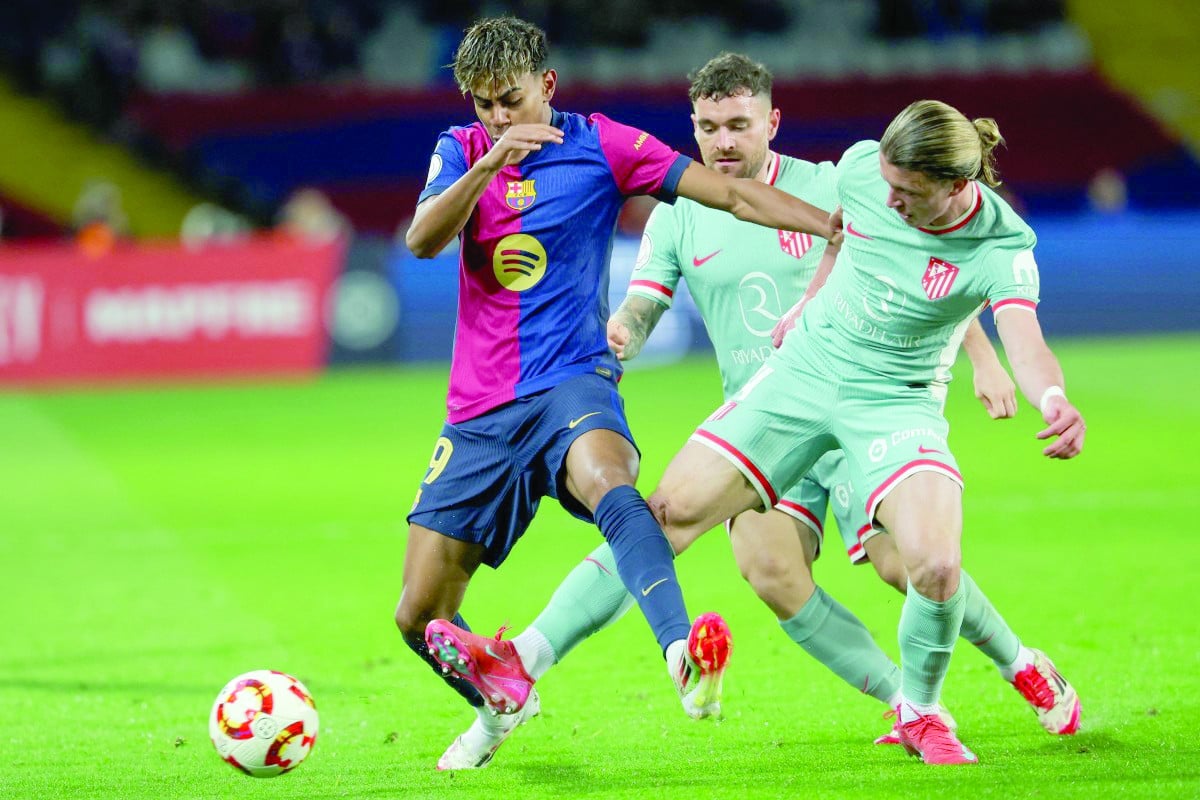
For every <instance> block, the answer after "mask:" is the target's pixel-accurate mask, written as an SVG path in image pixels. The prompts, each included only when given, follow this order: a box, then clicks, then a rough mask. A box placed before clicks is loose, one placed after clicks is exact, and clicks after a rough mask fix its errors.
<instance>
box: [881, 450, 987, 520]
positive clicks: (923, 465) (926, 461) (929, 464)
mask: <svg viewBox="0 0 1200 800" xmlns="http://www.w3.org/2000/svg"><path fill="white" fill-rule="evenodd" d="M923 469H934V470H938V471H943V472H945V473H946V474H948V475H950V476H952V477H953V478H954V479H955V480H957V481H958V485H959V486H962V483H963V479H962V475H960V474H959V472H958V470H956V469H955V468H954V467H952V466H950V465H949V464H943V463H942V462H941V461H934V460H933V459H932V458H921V459H917V460H916V461H910V462H908V463H907V464H905V465H904V466H903V467H901V468H900V469H898V470H896V471H895V472H893V473H892V474H891V475H890V476H888V479H887V480H885V481H884V482H883V483H881V484H879V487H878V488H877V489H876V490H875V491H873V492H871V496H870V497H868V498H867V519H871V517H872V516H874V512H875V505H876V503H878V502H879V499H880V498H882V497H883V496H884V495H885V494H887V493H888V492H889V491H890V490H891V489H892V487H893V486H895V485H896V484H897V483H899V482H900V481H902V480H903V479H905V478H907V477H908V476H909V475H910V474H912V473H913V472H920V471H922V470H923Z"/></svg>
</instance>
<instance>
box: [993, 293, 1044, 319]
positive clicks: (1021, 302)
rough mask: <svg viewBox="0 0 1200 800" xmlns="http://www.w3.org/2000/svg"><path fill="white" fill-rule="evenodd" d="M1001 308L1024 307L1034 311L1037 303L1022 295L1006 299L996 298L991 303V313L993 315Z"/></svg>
mask: <svg viewBox="0 0 1200 800" xmlns="http://www.w3.org/2000/svg"><path fill="white" fill-rule="evenodd" d="M1002 308H1024V309H1028V310H1029V311H1036V310H1037V303H1035V302H1033V301H1032V300H1026V299H1025V298H1023V297H1010V298H1008V299H1007V300H997V301H996V302H995V303H994V304H993V305H992V315H993V316H995V314H996V312H997V311H999V310H1000V309H1002Z"/></svg>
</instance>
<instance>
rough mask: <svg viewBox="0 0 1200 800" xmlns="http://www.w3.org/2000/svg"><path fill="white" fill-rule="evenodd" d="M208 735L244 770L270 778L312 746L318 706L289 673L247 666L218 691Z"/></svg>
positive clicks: (294, 762) (302, 757)
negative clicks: (240, 673) (246, 670)
mask: <svg viewBox="0 0 1200 800" xmlns="http://www.w3.org/2000/svg"><path fill="white" fill-rule="evenodd" d="M208 735H209V737H210V738H211V739H212V743H213V746H214V747H216V748H217V753H218V754H220V756H221V758H223V759H225V760H226V761H228V762H229V763H230V764H232V765H233V766H235V767H237V768H238V769H240V770H241V771H242V772H245V773H246V774H247V775H253V776H255V777H256V778H270V777H272V776H274V775H279V774H280V773H283V772H287V771H288V770H290V769H293V768H294V767H295V766H296V765H297V764H299V763H300V762H301V761H303V760H304V758H305V757H306V756H307V755H308V754H309V753H310V752H312V747H313V743H314V742H316V740H317V707H316V704H315V703H313V699H312V695H311V694H309V693H308V689H306V688H304V684H302V683H301V682H300V681H298V680H296V679H295V678H293V677H292V676H291V675H288V674H287V673H284V672H276V671H275V670H273V669H259V670H255V671H253V672H247V673H246V674H245V675H238V676H237V677H236V678H234V679H233V680H231V681H230V682H229V683H228V684H226V685H225V688H224V689H222V690H221V693H220V694H219V695H217V701H216V702H215V703H213V707H212V713H211V714H209V717H208Z"/></svg>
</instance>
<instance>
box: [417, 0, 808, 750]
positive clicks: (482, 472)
mask: <svg viewBox="0 0 1200 800" xmlns="http://www.w3.org/2000/svg"><path fill="white" fill-rule="evenodd" d="M454 75H455V79H456V81H457V82H458V85H459V88H460V89H461V90H462V91H463V92H464V94H469V95H470V97H471V99H472V102H473V105H474V107H475V114H476V116H477V117H478V122H476V123H474V124H472V125H468V126H465V127H455V128H451V129H450V130H448V131H446V132H445V133H443V134H442V135H441V137H440V138H439V140H438V143H437V146H436V148H435V150H434V155H433V158H432V161H431V164H430V169H429V178H428V182H427V185H426V188H425V190H424V191H423V192H422V193H421V196H420V199H419V201H418V205H417V210H416V214H415V215H414V217H413V221H412V225H411V227H410V228H409V230H408V233H407V235H406V237H405V241H406V243H407V244H408V246H409V248H410V249H411V250H412V252H413V253H414V254H415V255H417V256H418V257H423V258H427V257H432V256H434V255H436V254H437V253H439V252H440V251H441V250H442V249H443V248H444V247H445V246H446V245H447V244H449V243H450V241H451V240H453V239H454V238H455V237H458V238H459V240H460V242H461V250H460V257H459V294H458V324H457V330H456V333H455V343H454V356H453V360H452V364H451V368H450V387H449V393H448V399H447V419H446V424H445V426H444V428H443V429H442V433H441V436H440V437H439V438H438V441H437V443H436V445H435V448H434V454H433V458H432V459H431V461H430V466H429V469H428V471H427V472H426V475H425V478H424V480H423V481H422V484H421V487H420V490H419V491H418V493H417V498H416V501H415V503H414V505H413V508H412V511H411V512H410V514H409V517H408V522H409V536H408V544H407V549H406V552H405V564H404V588H403V591H402V593H401V597H400V602H399V605H398V606H397V609H396V614H395V620H396V624H397V626H398V627H399V628H400V631H401V633H402V634H403V636H404V639H405V641H406V642H407V643H408V645H409V646H410V647H411V648H412V649H413V650H414V651H416V652H417V653H418V654H419V655H420V656H421V657H422V658H424V659H425V660H426V661H428V662H430V663H431V664H433V665H434V666H435V667H437V668H439V669H440V670H441V672H442V674H443V676H444V677H445V678H446V680H447V682H449V683H450V684H451V685H452V686H453V687H454V688H455V689H456V690H458V691H459V693H460V694H462V695H463V696H464V697H465V698H466V699H467V701H468V702H470V703H471V704H472V705H473V706H474V707H475V708H476V710H477V719H476V721H475V722H474V723H473V724H472V726H471V728H470V729H469V730H468V731H467V732H466V733H464V734H463V735H462V736H460V737H458V739H456V740H455V741H454V743H453V744H451V746H450V748H449V749H447V751H446V752H445V753H444V754H443V755H442V758H441V759H440V760H439V762H438V767H439V769H470V768H477V767H481V766H484V765H485V764H486V763H487V762H488V761H489V760H490V759H491V756H492V754H493V753H494V752H495V749H496V747H499V745H500V743H501V742H502V741H503V740H504V738H505V737H506V736H507V735H508V733H509V732H511V730H512V729H513V728H514V727H515V726H516V725H518V724H520V723H521V722H523V721H525V720H526V719H528V718H529V717H531V716H533V715H534V714H536V713H537V712H538V703H539V700H538V697H537V693H536V691H535V690H534V689H533V681H532V680H531V679H530V678H529V676H528V675H527V674H526V673H525V671H524V670H523V669H522V668H521V667H520V659H519V658H518V657H517V656H518V655H520V654H519V653H518V651H517V649H516V648H515V647H514V645H513V643H512V642H511V641H507V640H502V639H500V635H499V634H497V636H496V638H495V639H488V638H485V637H481V636H477V635H475V634H473V633H471V632H470V629H469V628H468V627H467V625H466V623H465V622H464V621H463V619H462V617H461V616H459V615H458V610H459V608H460V606H461V604H462V600H463V597H464V595H465V593H466V589H467V584H468V583H469V582H470V579H471V576H472V575H473V574H474V572H475V570H476V569H477V568H478V567H479V565H480V564H487V565H488V566H491V567H493V568H494V567H498V566H499V565H500V563H501V562H503V560H504V559H505V557H506V556H507V554H508V552H509V550H510V549H511V548H512V546H513V545H514V544H515V542H516V540H517V539H518V538H519V537H520V536H521V535H522V534H523V533H524V532H525V530H526V528H527V527H528V525H529V523H530V521H531V520H532V518H533V515H534V513H535V512H536V510H537V507H538V503H539V502H540V500H541V498H542V497H545V496H549V497H553V498H555V499H557V500H558V501H559V502H560V503H561V504H562V506H563V507H564V508H565V509H566V510H567V511H568V512H570V513H571V514H572V515H574V516H576V517H577V518H579V519H581V520H584V521H587V522H594V523H595V524H596V525H597V526H598V527H599V528H600V531H601V533H602V534H603V535H604V538H605V540H606V541H607V542H608V543H609V544H610V545H611V547H612V550H613V554H614V557H615V560H616V564H617V571H618V572H619V574H620V577H621V580H622V582H623V583H624V584H625V586H626V588H627V589H628V590H629V591H630V592H631V593H632V594H633V596H634V597H635V598H637V601H638V603H639V605H640V606H641V609H642V612H643V614H644V615H645V616H646V619H647V621H648V622H649V623H650V626H651V628H652V630H653V631H654V635H655V637H656V639H657V640H658V644H659V646H660V648H661V649H662V651H663V653H664V656H665V658H666V661H667V669H668V671H669V673H670V675H671V676H672V679H673V680H674V683H675V686H676V689H677V690H678V692H679V694H680V697H681V699H682V701H683V704H684V707H685V708H687V707H689V704H690V705H693V706H696V705H698V706H705V705H709V704H711V703H713V702H715V701H716V699H717V698H718V697H719V693H720V688H721V678H722V675H723V673H724V669H725V665H726V663H727V660H728V656H729V651H730V646H731V638H730V635H729V631H728V628H727V627H726V626H725V623H724V621H723V620H722V619H721V617H720V616H718V615H716V614H703V615H701V616H700V617H698V618H697V619H696V621H695V623H692V622H691V621H690V618H689V617H688V614H687V611H686V608H685V606H684V603H683V595H682V591H681V590H680V587H679V583H678V581H677V579H676V576H675V569H674V565H673V563H672V560H673V558H674V554H673V552H672V550H671V546H670V544H669V543H668V541H667V539H666V537H665V536H664V534H663V532H662V528H661V527H660V526H659V524H658V522H657V521H656V519H655V517H654V515H653V514H652V513H651V511H650V509H649V507H648V506H647V504H646V502H645V500H644V499H643V498H642V496H641V495H640V494H639V493H638V491H637V490H636V489H635V488H634V484H635V481H636V478H637V472H638V461H639V455H638V451H637V448H636V447H635V446H634V443H633V436H632V434H631V433H630V431H629V427H628V424H627V422H626V420H625V413H624V406H623V402H622V400H621V397H620V395H619V394H618V393H617V387H616V383H617V379H618V378H619V376H620V365H619V363H618V362H617V360H616V358H615V357H614V355H613V354H612V353H611V352H610V351H609V349H608V343H607V336H606V323H607V319H608V303H607V298H608V261H609V253H610V251H611V247H612V239H613V232H614V228H615V224H616V218H617V212H618V211H619V209H620V207H621V205H622V203H623V202H624V200H625V198H627V197H629V196H632V195H639V194H647V195H654V196H657V197H659V198H661V199H664V200H667V201H671V200H673V199H674V197H676V196H681V197H688V198H690V199H692V200H695V201H697V202H699V203H703V204H704V205H707V206H711V207H714V208H720V209H724V210H726V211H729V212H730V213H733V214H734V215H735V216H737V217H738V218H740V219H745V220H747V221H750V222H755V223H759V224H762V225H767V226H769V227H772V228H780V229H786V230H797V231H801V232H804V233H809V234H814V235H818V236H822V237H827V236H828V235H829V234H830V231H829V218H828V214H827V213H826V212H825V211H823V210H821V209H817V208H815V207H813V206H811V205H809V204H807V203H805V202H803V201H801V200H799V199H797V198H795V197H792V196H791V195H788V194H786V193H784V192H781V191H779V190H778V189H775V188H774V187H771V186H768V185H766V184H764V183H762V182H759V181H755V180H752V179H734V178H730V177H728V176H726V175H722V174H720V173H718V172H715V171H712V170H709V169H707V168H705V167H704V166H702V165H700V164H696V163H694V162H693V161H692V160H691V159H690V158H688V157H686V156H683V155H681V154H679V153H678V152H676V151H674V150H671V149H670V148H669V147H667V146H666V145H664V144H663V143H662V142H660V141H658V140H657V139H655V138H654V137H652V136H650V135H649V134H648V133H645V132H643V131H640V130H637V129H635V128H631V127H628V126H626V125H621V124H619V123H617V122H614V121H612V120H610V119H608V118H606V117H604V116H602V115H599V114H596V115H592V116H590V117H584V116H581V115H579V114H571V113H564V112H561V111H558V110H556V109H554V108H553V107H552V106H551V105H550V101H551V99H552V98H553V96H554V93H555V89H556V88H557V80H558V78H557V74H556V73H555V72H554V70H552V69H548V68H547V67H546V37H545V34H544V33H543V32H542V31H541V30H540V29H538V28H537V27H535V26H533V25H531V24H529V23H527V22H524V21H522V20H518V19H514V18H511V17H504V18H495V19H485V20H482V21H480V22H477V23H476V24H474V25H473V26H472V27H471V28H470V29H468V31H467V32H466V36H465V38H464V39H463V41H462V43H461V44H460V45H459V48H458V51H457V52H456V54H455V59H454Z"/></svg>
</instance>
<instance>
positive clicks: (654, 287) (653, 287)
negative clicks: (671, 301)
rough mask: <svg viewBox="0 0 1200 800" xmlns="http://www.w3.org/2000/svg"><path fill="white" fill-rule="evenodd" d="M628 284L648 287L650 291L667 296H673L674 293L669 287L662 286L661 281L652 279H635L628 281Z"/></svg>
mask: <svg viewBox="0 0 1200 800" xmlns="http://www.w3.org/2000/svg"><path fill="white" fill-rule="evenodd" d="M629 285H630V286H640V287H642V288H643V289H649V290H650V291H652V292H658V293H659V294H665V295H666V296H667V297H674V296H675V293H674V292H672V291H671V290H670V289H668V288H667V287H666V286H663V285H662V284H661V283H655V282H654V281H643V280H636V281H630V282H629Z"/></svg>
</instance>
